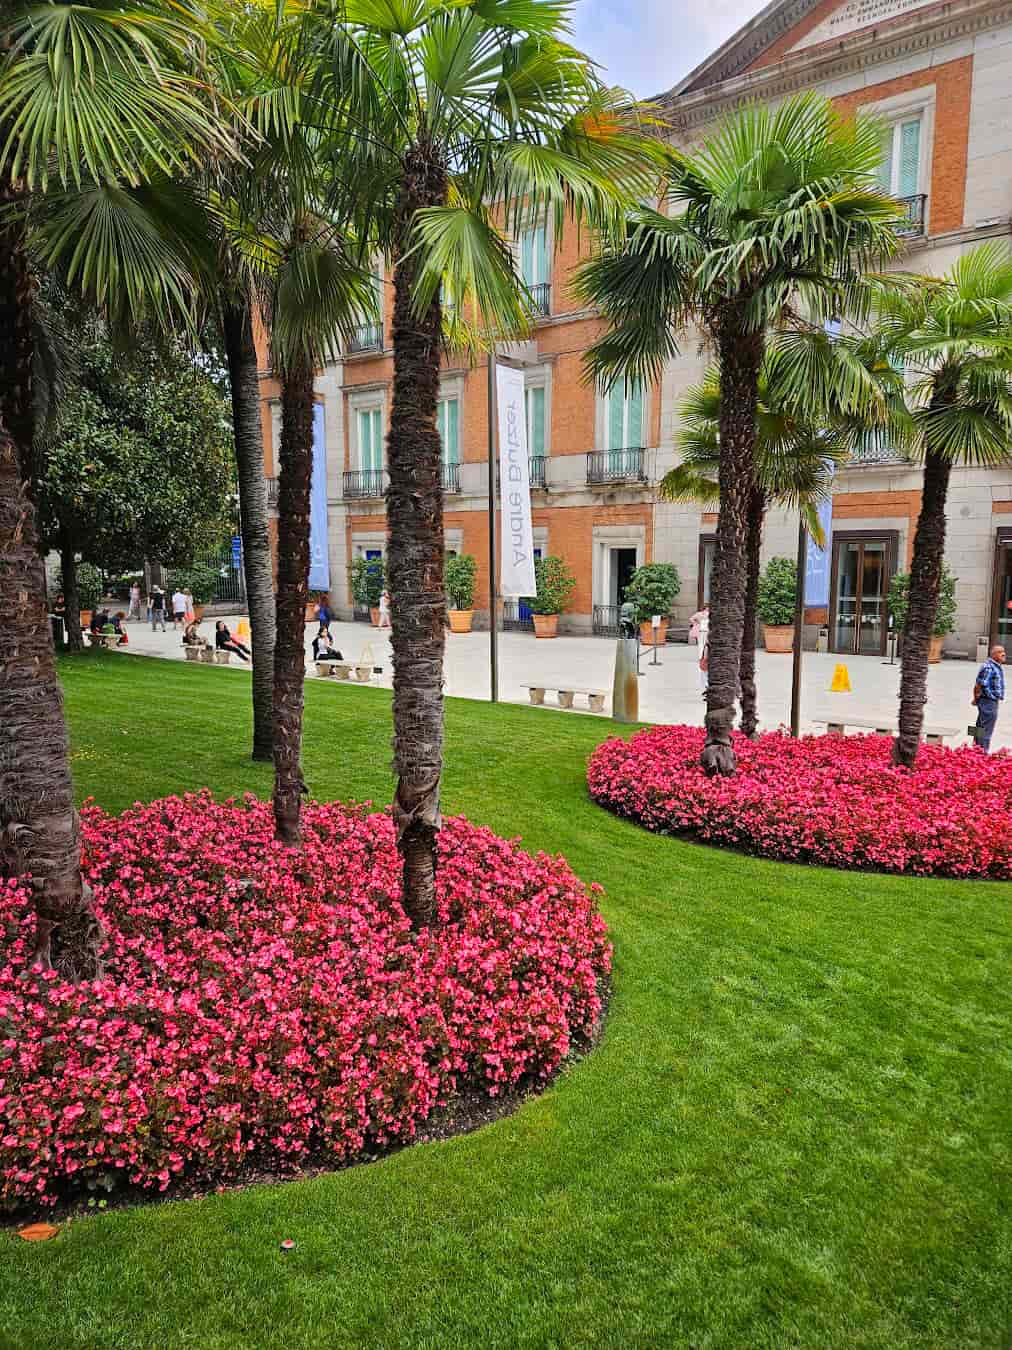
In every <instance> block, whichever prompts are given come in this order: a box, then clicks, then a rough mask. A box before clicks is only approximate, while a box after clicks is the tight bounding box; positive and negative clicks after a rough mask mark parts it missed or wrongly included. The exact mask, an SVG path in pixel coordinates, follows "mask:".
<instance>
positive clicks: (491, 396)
mask: <svg viewBox="0 0 1012 1350" xmlns="http://www.w3.org/2000/svg"><path fill="white" fill-rule="evenodd" d="M495 554H496V548H495V351H494V350H493V351H490V352H489V354H488V659H489V672H490V675H491V684H492V702H493V703H498V702H499V632H498V620H497V617H496V608H497V606H496V599H497V597H496V584H495V561H496V559H495Z"/></svg>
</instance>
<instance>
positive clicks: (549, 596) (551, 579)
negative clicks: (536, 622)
mask: <svg viewBox="0 0 1012 1350" xmlns="http://www.w3.org/2000/svg"><path fill="white" fill-rule="evenodd" d="M534 580H535V582H536V584H537V588H538V593H537V595H536V596H534V597H533V598H528V599H527V600H526V601H525V603H526V604H527V605H528V606H529V607H530V609H531V611H532V613H534V614H561V613H562V612H563V610H564V609H565V608H566V606H567V605H568V604H569V600H570V596H571V595H572V594H573V589H574V587H575V586H576V577H574V576H573V574H572V572H571V571H570V570H569V568H568V567H567V566H566V564H565V561H564V560H563V559H562V558H555V557H552V556H549V557H547V558H537V559H536V560H535V563H534Z"/></svg>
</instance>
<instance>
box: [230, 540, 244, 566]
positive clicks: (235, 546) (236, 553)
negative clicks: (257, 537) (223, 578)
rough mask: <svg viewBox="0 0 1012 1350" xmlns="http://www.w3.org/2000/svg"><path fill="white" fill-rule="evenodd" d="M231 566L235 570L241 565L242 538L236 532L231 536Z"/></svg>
mask: <svg viewBox="0 0 1012 1350" xmlns="http://www.w3.org/2000/svg"><path fill="white" fill-rule="evenodd" d="M232 567H233V569H234V570H235V571H236V572H238V571H239V570H240V569H241V567H242V538H241V536H240V535H238V534H234V535H233V536H232Z"/></svg>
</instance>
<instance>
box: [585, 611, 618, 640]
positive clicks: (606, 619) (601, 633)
mask: <svg viewBox="0 0 1012 1350" xmlns="http://www.w3.org/2000/svg"><path fill="white" fill-rule="evenodd" d="M619 611H620V606H619V605H595V606H594V612H593V615H592V617H591V631H592V632H593V634H594V636H595V637H618V635H619V628H618V620H619Z"/></svg>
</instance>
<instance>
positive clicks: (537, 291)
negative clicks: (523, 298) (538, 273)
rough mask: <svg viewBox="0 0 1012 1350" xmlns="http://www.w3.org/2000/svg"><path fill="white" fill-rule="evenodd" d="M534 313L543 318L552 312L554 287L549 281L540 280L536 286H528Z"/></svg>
mask: <svg viewBox="0 0 1012 1350" xmlns="http://www.w3.org/2000/svg"><path fill="white" fill-rule="evenodd" d="M527 289H528V290H529V291H530V293H531V301H532V306H533V309H534V313H535V314H536V315H537V316H538V318H541V319H547V318H548V317H549V316H550V315H551V312H552V287H551V284H550V283H549V282H547V281H539V282H538V284H537V285H536V286H528V287H527Z"/></svg>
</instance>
